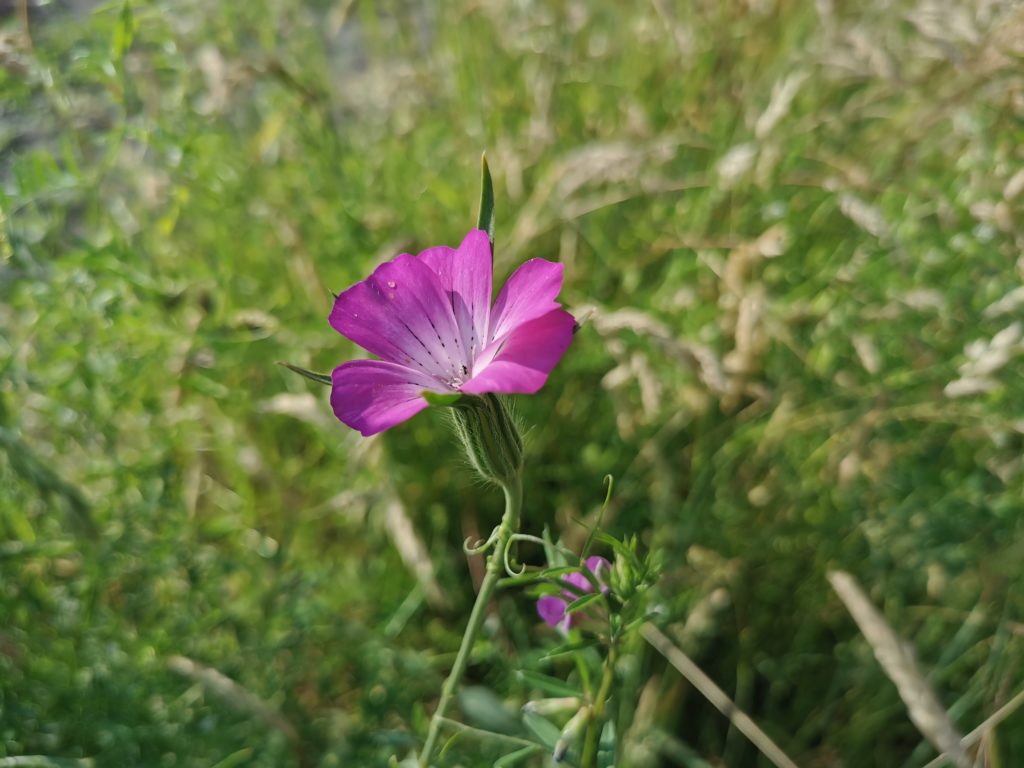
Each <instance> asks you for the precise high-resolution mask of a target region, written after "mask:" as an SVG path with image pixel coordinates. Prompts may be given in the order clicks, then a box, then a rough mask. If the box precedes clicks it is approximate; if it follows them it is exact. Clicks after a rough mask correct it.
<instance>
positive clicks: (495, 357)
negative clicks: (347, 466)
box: [330, 229, 575, 435]
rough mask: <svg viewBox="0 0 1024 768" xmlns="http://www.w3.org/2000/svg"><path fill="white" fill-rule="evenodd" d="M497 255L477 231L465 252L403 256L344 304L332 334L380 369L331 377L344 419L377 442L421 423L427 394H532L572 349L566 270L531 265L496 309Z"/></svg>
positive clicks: (540, 262)
mask: <svg viewBox="0 0 1024 768" xmlns="http://www.w3.org/2000/svg"><path fill="white" fill-rule="evenodd" d="M491 268H492V266H491V246H490V242H489V241H488V239H487V234H486V233H485V232H483V231H482V230H478V229H474V230H472V231H470V233H469V234H468V235H466V237H465V238H464V239H463V241H462V244H461V245H459V247H458V248H457V249H453V248H448V247H446V246H439V247H436V248H429V249H427V250H425V251H423V252H422V253H420V254H419V255H417V256H412V255H409V254H406V253H403V254H401V255H399V256H396V257H395V258H394V259H392V260H391V261H388V262H386V263H384V264H381V265H380V266H379V267H377V269H376V270H374V272H373V274H372V275H370V277H368V278H367V279H366V280H363V281H362V282H359V283H356V284H355V285H354V286H352V287H351V288H349V289H348V290H347V291H345V292H344V293H342V294H340V295H339V296H338V297H337V299H335V302H334V308H333V309H332V310H331V315H330V323H331V326H332V327H333V328H334V329H335V330H336V331H338V333H340V334H341V335H342V336H345V337H346V338H348V339H349V340H351V341H353V342H355V343H356V344H358V345H359V346H361V347H363V348H364V349H366V350H367V351H368V352H371V353H372V354H374V355H376V356H377V357H379V358H380V359H379V360H353V361H350V362H347V363H342V364H341V365H339V366H338V367H337V368H335V369H334V372H333V374H332V376H331V381H332V387H331V406H332V407H333V408H334V413H335V415H336V416H337V417H338V418H339V419H340V420H341V421H342V422H344V423H345V424H347V425H348V426H350V427H352V428H353V429H357V430H359V431H360V432H361V433H362V434H363V435H373V434H376V433H378V432H382V431H384V430H385V429H389V428H390V427H393V426H395V425H396V424H399V423H401V422H403V421H405V420H406V419H409V418H411V417H412V416H414V415H416V414H417V413H419V412H420V411H422V410H423V409H424V408H426V407H427V405H428V403H427V400H426V398H424V396H423V393H424V392H434V393H437V394H453V393H462V394H467V395H483V394H486V393H489V392H494V393H504V394H516V393H518V394H532V393H534V392H536V391H537V390H538V389H540V388H541V387H542V386H543V385H544V382H545V381H547V378H548V374H549V373H550V372H551V369H552V368H554V366H555V364H556V363H557V362H558V361H559V360H560V359H561V357H562V355H563V354H564V353H565V350H566V349H567V348H568V346H569V343H570V342H571V341H572V333H573V327H574V325H575V321H574V319H573V317H572V315H570V314H569V313H568V312H566V311H565V310H564V309H562V308H561V305H560V304H559V303H558V301H557V297H558V292H559V291H560V290H561V287H562V265H561V264H555V263H552V262H550V261H545V260H544V259H530V260H529V261H527V262H526V263H524V264H522V265H521V266H520V267H519V268H518V269H517V270H516V271H515V272H514V273H513V274H512V276H511V277H509V279H508V281H507V282H506V283H505V285H504V287H503V288H502V289H501V292H500V293H499V294H498V298H497V300H496V301H495V302H494V306H493V307H492V306H491Z"/></svg>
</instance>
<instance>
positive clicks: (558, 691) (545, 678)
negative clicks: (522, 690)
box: [516, 669, 583, 699]
mask: <svg viewBox="0 0 1024 768" xmlns="http://www.w3.org/2000/svg"><path fill="white" fill-rule="evenodd" d="M516 679H517V680H518V681H519V682H521V683H525V684H526V685H528V686H530V687H531V688H536V689H537V690H540V691H543V692H544V693H545V694H546V695H548V696H574V697H575V698H577V699H579V698H582V697H583V691H582V690H580V689H579V688H577V687H575V686H572V685H569V684H568V683H567V682H565V681H564V680H560V679H559V678H557V677H552V676H551V675H545V674H544V673H543V672H533V671H531V670H529V669H520V670H519V671H518V672H516Z"/></svg>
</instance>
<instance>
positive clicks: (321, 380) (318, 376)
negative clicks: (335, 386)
mask: <svg viewBox="0 0 1024 768" xmlns="http://www.w3.org/2000/svg"><path fill="white" fill-rule="evenodd" d="M278 365H283V366H284V367H285V368H287V369H288V370H289V371H294V372H295V373H297V374H299V376H305V377H306V378H307V379H309V380H310V381H315V382H317V383H318V384H326V385H327V386H331V384H332V383H333V382H332V381H331V377H330V376H328V375H327V374H326V373H316V372H315V371H308V370H306V369H305V368H300V367H299V366H297V365H292V364H291V363H282V362H279V363H278Z"/></svg>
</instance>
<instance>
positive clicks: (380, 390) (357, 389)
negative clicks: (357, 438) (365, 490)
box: [331, 360, 451, 437]
mask: <svg viewBox="0 0 1024 768" xmlns="http://www.w3.org/2000/svg"><path fill="white" fill-rule="evenodd" d="M331 379H332V381H333V385H332V386H331V407H332V408H334V415H335V416H337V417H338V418H339V419H340V420H341V421H342V422H344V423H345V424H347V425H348V426H350V427H352V429H358V430H359V431H360V432H361V433H362V434H363V436H364V437H365V436H368V435H375V434H377V433H378V432H383V431H384V430H385V429H390V428H391V427H393V426H395V425H396V424H400V423H401V422H403V421H405V420H406V419H409V418H412V417H413V416H415V415H416V414H417V413H419V412H420V411H422V410H423V409H424V408H426V407H427V401H426V399H424V397H423V390H430V391H432V392H450V391H451V390H449V389H447V388H446V387H444V386H443V385H441V384H439V383H438V382H437V381H436V380H435V379H434V378H433V377H431V376H427V375H426V374H423V373H420V372H418V371H416V370H413V369H411V368H406V367H404V366H401V365H397V364H396V363H389V362H385V361H383V360H352V361H350V362H347V363H342V364H341V365H339V366H338V367H337V368H335V369H334V372H333V373H332V374H331Z"/></svg>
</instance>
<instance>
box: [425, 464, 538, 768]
mask: <svg viewBox="0 0 1024 768" xmlns="http://www.w3.org/2000/svg"><path fill="white" fill-rule="evenodd" d="M502 490H503V491H504V492H505V514H504V515H502V518H501V525H500V527H499V528H498V537H497V540H496V542H495V544H494V549H493V551H492V552H491V556H490V558H488V560H487V572H486V574H484V580H483V582H481V584H480V591H479V592H478V593H477V596H476V602H475V603H473V611H472V613H470V615H469V624H468V625H467V626H466V631H465V633H464V634H463V635H462V644H461V645H460V646H459V653H458V655H457V656H456V657H455V664H454V666H453V667H452V671H451V672H450V673H449V674H448V679H447V680H445V681H444V686H443V687H442V688H441V699H440V700H439V701H438V702H437V709H436V710H434V715H433V717H431V718H430V728H429V729H428V730H427V740H426V741H425V742H424V744H423V750H422V751H421V752H420V761H419V764H420V768H429V765H430V759H431V758H432V757H433V756H434V750H435V749H436V748H437V740H438V737H439V736H440V734H441V725H442V724H443V723H444V722H445V714H446V713H447V711H448V707H449V705H450V704H451V702H452V699H453V698H454V697H455V691H456V690H457V689H458V687H459V683H460V682H461V681H462V676H463V675H464V674H465V672H466V667H467V666H468V665H469V657H470V654H471V653H472V652H473V645H474V644H475V642H476V636H477V635H478V634H479V632H480V627H481V626H483V623H484V617H485V616H486V615H487V604H488V603H489V602H490V601H491V595H492V594H493V593H494V588H495V587H496V586H497V584H498V577H499V576H500V574H501V571H502V569H503V568H504V562H505V560H504V556H505V545H506V544H507V543H508V540H509V537H510V536H511V535H512V534H513V533H514V532H515V531H516V529H517V528H518V527H519V512H520V508H521V507H522V504H523V486H522V480H521V478H519V477H518V476H517V477H515V478H514V479H513V480H511V481H510V482H508V483H506V484H503V485H502Z"/></svg>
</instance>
